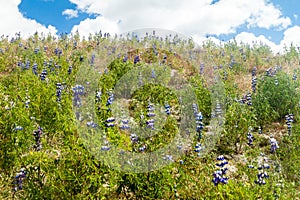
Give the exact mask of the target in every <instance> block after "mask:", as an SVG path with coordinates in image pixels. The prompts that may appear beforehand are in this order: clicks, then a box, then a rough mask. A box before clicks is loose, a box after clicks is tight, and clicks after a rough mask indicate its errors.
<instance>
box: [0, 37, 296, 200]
mask: <svg viewBox="0 0 300 200" xmlns="http://www.w3.org/2000/svg"><path fill="white" fill-rule="evenodd" d="M299 56H300V54H299V50H298V49H297V48H296V47H294V46H291V47H289V48H287V49H286V52H285V53H284V54H283V55H273V54H272V52H271V51H270V49H269V48H268V47H266V46H264V45H262V44H255V45H254V46H253V47H250V46H249V45H245V44H237V43H234V42H231V43H227V44H225V45H223V46H218V45H216V44H213V43H212V42H206V43H205V44H203V45H202V46H198V45H196V44H194V43H193V42H192V41H191V40H184V39H182V38H179V37H177V36H168V37H167V38H160V37H154V36H151V35H148V36H145V37H144V38H142V39H137V38H135V37H133V38H131V37H129V36H123V37H119V36H118V37H114V36H109V35H107V34H103V35H102V34H101V33H97V34H95V35H90V37H89V38H87V39H83V40H80V36H79V35H78V34H77V35H73V36H70V35H61V36H60V37H59V38H56V37H53V36H51V35H48V36H41V35H38V34H35V35H33V36H32V37H30V38H29V39H26V40H24V39H22V38H14V39H12V40H8V39H7V38H2V39H1V40H0V83H1V84H0V105H1V106H0V115H1V117H0V191H1V192H0V198H1V199H300V171H299V168H300V159H299V157H300V150H299V145H300V124H299V107H300V104H299V92H298V91H299V83H300V82H299V77H300V71H299V62H300V57H299ZM100 130H101V131H100ZM132 155H134V157H133V156H132ZM179 155H180V156H179ZM143 159H144V160H143ZM148 159H149V160H148ZM142 172H143V173H142Z"/></svg>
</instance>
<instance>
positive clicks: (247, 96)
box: [246, 92, 252, 106]
mask: <svg viewBox="0 0 300 200" xmlns="http://www.w3.org/2000/svg"><path fill="white" fill-rule="evenodd" d="M246 100H247V105H248V106H252V97H251V93H250V92H248V93H247V95H246Z"/></svg>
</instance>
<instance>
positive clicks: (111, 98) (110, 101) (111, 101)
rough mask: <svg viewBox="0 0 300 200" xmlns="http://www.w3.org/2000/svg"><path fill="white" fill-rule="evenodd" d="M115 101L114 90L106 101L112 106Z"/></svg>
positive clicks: (107, 104)
mask: <svg viewBox="0 0 300 200" xmlns="http://www.w3.org/2000/svg"><path fill="white" fill-rule="evenodd" d="M113 101H114V94H113V93H112V92H109V97H108V99H107V102H106V106H110V105H111V104H112V103H113Z"/></svg>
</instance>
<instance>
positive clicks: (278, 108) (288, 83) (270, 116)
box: [253, 72, 299, 125]
mask: <svg viewBox="0 0 300 200" xmlns="http://www.w3.org/2000/svg"><path fill="white" fill-rule="evenodd" d="M276 80H277V81H278V85H276ZM297 87H298V84H297V82H295V81H293V80H292V79H291V77H290V76H288V75H287V74H286V73H284V72H279V73H278V74H276V75H275V76H272V77H270V76H265V77H263V79H261V80H259V81H258V89H257V92H256V94H255V95H254V97H253V107H254V109H255V112H256V117H257V119H258V123H259V124H260V125H265V124H267V123H268V122H272V121H275V120H278V119H282V118H283V117H284V116H285V115H286V114H288V113H295V112H296V110H297V106H298V102H299V93H298V92H297Z"/></svg>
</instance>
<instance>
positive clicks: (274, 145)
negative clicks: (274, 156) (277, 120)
mask: <svg viewBox="0 0 300 200" xmlns="http://www.w3.org/2000/svg"><path fill="white" fill-rule="evenodd" d="M270 145H271V153H274V152H275V151H276V149H278V148H279V145H278V142H277V140H276V139H275V138H273V137H271V138H270Z"/></svg>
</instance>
